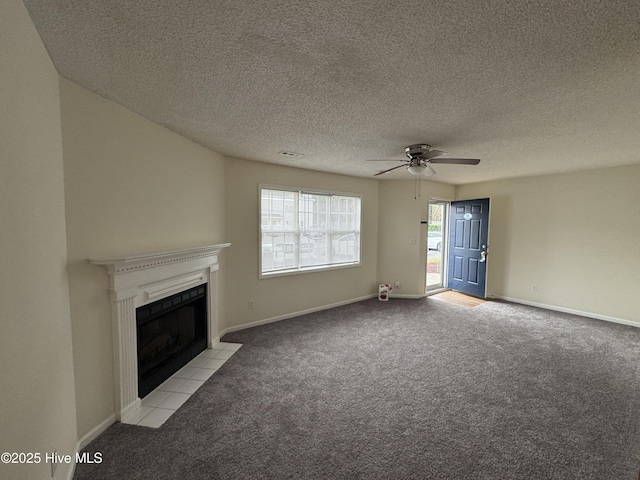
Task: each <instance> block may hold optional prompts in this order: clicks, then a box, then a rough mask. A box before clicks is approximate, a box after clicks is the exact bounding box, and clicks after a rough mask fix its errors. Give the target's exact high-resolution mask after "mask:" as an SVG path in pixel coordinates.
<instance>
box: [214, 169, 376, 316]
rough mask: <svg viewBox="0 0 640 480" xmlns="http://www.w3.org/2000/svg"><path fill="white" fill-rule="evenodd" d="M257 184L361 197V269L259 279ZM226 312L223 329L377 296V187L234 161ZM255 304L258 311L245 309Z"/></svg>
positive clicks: (230, 179) (344, 178)
mask: <svg viewBox="0 0 640 480" xmlns="http://www.w3.org/2000/svg"><path fill="white" fill-rule="evenodd" d="M258 183H267V184H274V185H282V186H291V187H306V188H315V189H324V190H333V191H339V192H351V193H359V194H362V248H363V250H362V265H361V266H359V267H353V268H345V269H338V270H331V271H321V272H314V273H306V274H301V275H290V276H283V277H273V278H267V279H262V280H259V279H258V252H259V248H260V247H259V243H258V242H259V241H258V203H259V202H258ZM226 184H227V195H226V206H227V212H226V233H227V241H229V242H231V247H230V248H229V249H228V250H227V252H226V254H227V258H226V260H227V263H226V266H225V268H226V280H227V292H228V297H227V310H226V318H225V319H223V323H222V328H229V327H236V326H239V325H243V324H247V323H252V322H259V321H262V320H267V319H272V318H274V317H279V316H283V315H289V314H292V313H295V312H302V311H306V310H311V309H315V308H320V307H323V306H327V305H331V304H335V303H339V302H343V301H348V300H352V299H355V298H360V297H363V296H367V295H371V294H372V293H374V292H375V291H376V285H377V279H376V269H377V249H378V239H377V231H378V182H376V181H375V180H369V179H364V178H354V177H347V176H343V175H334V174H329V173H321V172H314V171H310V170H301V169H297V168H290V167H281V166H274V165H267V164H264V163H258V162H251V161H247V160H240V159H236V158H229V159H227V165H226ZM249 301H253V302H254V309H253V310H250V309H248V308H247V305H248V302H249Z"/></svg>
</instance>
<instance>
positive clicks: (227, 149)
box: [24, 0, 640, 184]
mask: <svg viewBox="0 0 640 480" xmlns="http://www.w3.org/2000/svg"><path fill="white" fill-rule="evenodd" d="M24 3H25V5H26V7H27V9H28V10H29V13H30V14H31V17H32V19H33V21H34V23H35V26H36V28H37V29H38V32H39V33H40V35H41V37H42V39H43V41H44V43H45V45H46V47H47V49H48V51H49V53H50V55H51V58H52V59H53V62H54V64H55V66H56V68H57V69H58V71H59V73H60V74H61V75H62V76H64V77H66V78H69V79H71V80H73V81H74V82H77V83H78V84H80V85H83V86H85V87H87V88H89V89H91V90H93V91H95V92H97V93H99V94H100V95H103V96H104V97H107V98H109V99H111V100H113V101H115V102H117V103H120V104H122V105H124V106H125V107H127V108H129V109H131V110H133V111H135V112H137V113H139V114H141V115H142V116H144V117H146V118H148V119H150V120H153V121H155V122H157V123H160V124H162V125H165V126H166V127H168V128H169V129H171V130H173V131H176V132H178V133H181V134H182V135H184V136H186V137H188V138H191V139H193V140H194V141H196V142H198V143H200V144H202V145H205V146H207V147H210V148H211V149H212V150H215V151H217V152H220V153H222V154H224V155H227V156H232V157H240V158H247V159H251V160H258V161H264V162H271V163H279V164H286V165H293V166H296V167H302V168H310V169H314V170H322V171H331V172H338V173H344V174H349V175H359V176H365V177H369V176H371V175H373V174H374V173H376V171H378V170H382V169H385V168H390V167H392V166H394V165H395V164H394V163H393V162H389V163H388V164H387V163H380V162H365V159H367V158H397V159H401V158H404V155H403V149H404V147H405V146H407V145H409V144H413V143H429V144H431V145H433V146H434V147H435V148H437V149H439V150H445V151H447V152H449V156H452V157H473V158H481V159H482V162H481V163H480V165H478V166H458V165H435V166H434V168H435V170H436V171H437V176H436V177H432V179H433V180H436V181H440V182H445V183H452V184H463V183H470V182H477V181H485V180H490V179H497V178H505V177H515V176H525V175H538V174H544V173H555V172H562V171H569V170H576V169H587V168H597V167H605V166H613V165H623V164H631V163H640V147H639V145H638V140H639V138H640V135H639V134H640V2H639V1H638V0H574V1H568V0H565V1H558V0H521V1H506V0H488V1H478V0H416V1H412V0H404V1H402V0H400V1H391V0H387V1H382V0H340V1H337V0H309V1H301V0H298V1H295V0H286V1H285V0H262V1H255V0H252V1H249V0H230V1H216V0H214V1H209V0H180V1H176V0H153V1H151V0H92V1H86V0H25V2H24ZM281 151H292V152H297V153H302V154H304V156H303V157H299V158H289V157H285V156H283V155H281V154H279V152H281ZM176 161H180V159H176ZM409 175H410V174H408V173H407V172H406V171H404V169H402V168H401V169H398V170H396V171H394V172H391V173H389V174H387V175H383V176H381V177H377V178H385V177H386V178H407V177H409Z"/></svg>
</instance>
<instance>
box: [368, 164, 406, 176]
mask: <svg viewBox="0 0 640 480" xmlns="http://www.w3.org/2000/svg"><path fill="white" fill-rule="evenodd" d="M400 167H406V165H405V164H402V165H398V166H397V167H393V168H389V169H388V170H383V171H382V172H378V173H376V174H375V175H374V177H376V176H378V175H382V174H383V173H387V172H390V171H391V170H395V169H396V168H400Z"/></svg>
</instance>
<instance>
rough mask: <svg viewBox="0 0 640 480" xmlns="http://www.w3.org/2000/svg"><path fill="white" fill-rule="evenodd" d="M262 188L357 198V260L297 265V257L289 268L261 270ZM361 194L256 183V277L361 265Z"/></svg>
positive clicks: (270, 276) (263, 277) (298, 237)
mask: <svg viewBox="0 0 640 480" xmlns="http://www.w3.org/2000/svg"><path fill="white" fill-rule="evenodd" d="M262 190H279V191H283V192H290V193H294V194H295V195H297V196H298V200H297V201H299V199H300V198H299V196H300V195H301V194H309V195H322V196H329V197H334V196H339V197H353V198H357V199H358V200H359V203H360V212H359V225H358V228H359V230H358V231H357V232H355V233H356V234H357V235H358V252H359V255H358V260H357V261H352V262H342V263H335V264H324V265H311V266H303V267H301V266H299V265H300V260H299V258H298V259H297V264H298V266H294V267H292V268H289V269H281V270H275V271H267V272H263V270H262V263H263V245H262V235H263V232H262ZM362 203H363V202H362V194H360V193H354V192H340V191H335V190H324V189H317V188H303V187H292V186H284V185H273V184H267V183H258V278H259V279H266V278H276V277H282V276H287V275H300V274H305V273H313V272H326V271H328V270H339V269H343V268H353V267H359V266H361V265H362V210H363V208H362ZM299 210H300V209H299V208H298V212H296V228H295V232H296V233H295V234H294V235H295V236H296V238H297V240H296V241H297V242H298V244H299V243H300V233H299V232H300V226H299V224H300V222H299V219H298V213H299ZM333 213H334V212H333V211H331V210H330V212H329V216H331V215H332V214H333ZM349 233H354V231H349Z"/></svg>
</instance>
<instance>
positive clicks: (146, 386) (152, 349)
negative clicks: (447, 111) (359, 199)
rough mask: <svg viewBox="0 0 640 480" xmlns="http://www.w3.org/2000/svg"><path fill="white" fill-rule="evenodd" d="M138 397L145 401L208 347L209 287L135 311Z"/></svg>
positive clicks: (188, 291) (186, 291)
mask: <svg viewBox="0 0 640 480" xmlns="http://www.w3.org/2000/svg"><path fill="white" fill-rule="evenodd" d="M136 324H137V336H138V339H137V340H138V396H139V397H140V398H144V397H145V396H146V395H148V394H149V393H150V392H152V391H153V390H154V389H155V388H156V387H157V386H158V385H160V384H161V383H162V382H164V381H165V380H166V379H168V378H169V377H170V376H171V375H173V374H174V373H175V372H177V371H178V370H179V369H180V368H182V367H183V366H184V365H186V364H187V363H188V362H189V361H190V360H191V359H193V358H194V357H196V356H197V355H198V354H199V353H200V352H202V351H203V350H205V349H206V348H207V286H206V285H199V286H197V287H194V288H191V289H189V290H185V291H184V292H180V293H177V294H175V295H172V296H170V297H166V298H163V299H161V300H158V301H157V302H153V303H150V304H148V305H144V306H142V307H139V308H137V309H136Z"/></svg>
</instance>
